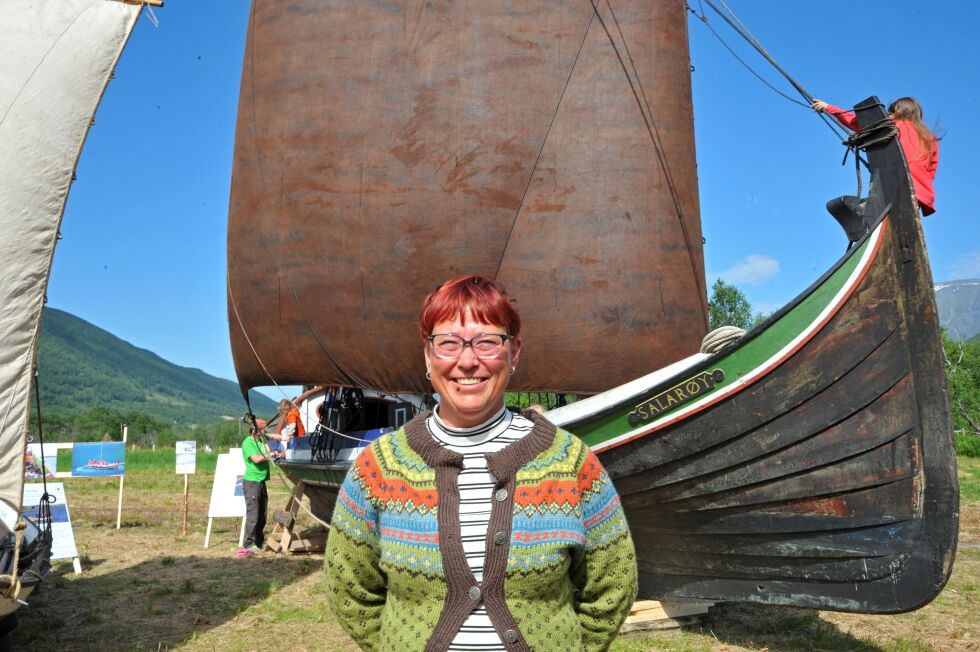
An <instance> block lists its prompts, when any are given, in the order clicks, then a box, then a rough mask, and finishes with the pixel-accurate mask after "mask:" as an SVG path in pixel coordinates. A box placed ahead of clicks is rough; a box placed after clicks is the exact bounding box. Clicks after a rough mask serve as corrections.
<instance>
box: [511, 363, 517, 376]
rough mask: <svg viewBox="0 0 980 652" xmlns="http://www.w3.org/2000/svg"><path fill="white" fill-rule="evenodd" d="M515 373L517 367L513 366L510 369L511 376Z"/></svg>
mask: <svg viewBox="0 0 980 652" xmlns="http://www.w3.org/2000/svg"><path fill="white" fill-rule="evenodd" d="M515 371H517V365H514V366H513V367H511V368H510V373H511V374H513V373H514V372H515Z"/></svg>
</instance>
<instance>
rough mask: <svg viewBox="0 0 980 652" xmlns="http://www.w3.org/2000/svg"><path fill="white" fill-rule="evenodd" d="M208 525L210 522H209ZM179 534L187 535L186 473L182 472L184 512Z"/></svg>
mask: <svg viewBox="0 0 980 652" xmlns="http://www.w3.org/2000/svg"><path fill="white" fill-rule="evenodd" d="M209 525H210V524H209ZM180 536H182V537H186V536H187V474H186V473H185V474H184V514H183V517H182V518H181V524H180Z"/></svg>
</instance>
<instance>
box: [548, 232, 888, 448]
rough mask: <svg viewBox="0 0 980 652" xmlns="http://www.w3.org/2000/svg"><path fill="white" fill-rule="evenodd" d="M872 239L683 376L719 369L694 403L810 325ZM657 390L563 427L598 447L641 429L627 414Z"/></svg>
mask: <svg viewBox="0 0 980 652" xmlns="http://www.w3.org/2000/svg"><path fill="white" fill-rule="evenodd" d="M880 237H884V233H881V234H880V235H879V238H880ZM873 240H875V239H874V238H868V239H867V240H865V241H864V243H863V244H862V245H861V246H860V247H858V248H857V249H856V250H855V251H854V252H852V254H851V255H850V256H849V257H848V258H847V259H846V260H845V261H844V262H843V263H842V264H841V265H840V267H838V268H837V269H836V270H835V271H834V273H833V274H831V275H830V276H828V277H827V279H826V280H825V281H824V282H823V283H821V284H820V286H819V287H817V288H816V289H815V290H813V291H812V292H811V293H810V294H809V295H807V296H806V297H804V298H803V300H802V301H800V302H799V303H798V304H797V305H796V306H795V307H793V309H792V310H790V311H789V312H787V313H786V314H785V315H783V316H782V317H780V318H779V319H778V320H777V321H776V322H775V323H773V324H770V325H769V326H768V327H767V328H766V329H765V330H764V331H763V332H761V333H759V334H758V335H756V336H755V337H753V338H752V339H750V340H749V341H747V342H745V343H744V344H737V345H736V347H735V348H734V349H733V350H732V351H731V352H730V353H729V354H728V355H726V356H724V357H722V358H721V359H720V360H714V361H711V363H710V365H701V366H697V367H693V368H691V369H689V370H688V371H687V372H686V373H685V378H686V377H689V376H695V375H697V374H698V373H701V372H702V371H705V370H708V367H710V368H711V369H721V370H722V371H723V372H724V374H725V378H724V380H722V381H721V382H720V383H718V384H716V385H715V386H714V389H712V390H710V391H708V392H706V393H704V394H703V395H701V396H699V397H698V400H703V399H705V398H708V397H710V396H713V395H715V394H717V393H718V392H720V391H722V390H723V389H725V388H726V387H728V386H730V385H731V384H732V383H734V382H736V381H737V380H739V379H740V378H742V377H743V376H745V375H747V374H749V373H750V372H752V371H753V370H755V369H757V368H758V367H759V366H760V365H762V364H763V363H765V362H766V361H768V360H770V359H771V358H772V357H773V356H774V355H776V353H778V352H779V351H780V350H781V349H782V348H783V347H785V346H786V345H787V344H789V343H790V342H792V341H793V339H794V338H796V337H797V336H798V335H799V334H800V333H802V332H804V331H805V330H806V329H807V328H808V327H809V326H810V325H811V324H813V322H814V321H815V320H816V319H817V318H818V317H819V316H820V313H822V312H823V311H824V309H825V308H827V307H828V306H829V305H830V304H831V302H832V301H833V299H834V297H835V296H836V295H837V293H838V292H839V291H840V290H841V288H843V287H844V285H845V284H846V283H847V280H848V279H849V278H850V277H851V274H852V273H853V272H854V270H855V269H856V268H857V266H858V264H859V263H860V261H861V259H862V257H863V256H864V253H865V251H866V250H867V248H868V247H869V246H870V245H871V243H872V241H873ZM870 262H871V261H869V264H870ZM706 362H707V361H706ZM661 387H662V386H658V387H657V388H655V389H656V391H650V392H647V393H645V394H643V395H641V396H638V397H635V398H632V399H630V400H629V401H627V402H624V403H621V404H620V405H617V406H616V407H615V408H614V409H613V410H612V411H611V412H608V413H606V414H605V415H604V416H602V417H600V418H598V419H595V420H591V421H584V420H583V421H580V422H577V423H574V424H568V426H567V427H568V428H569V429H570V430H571V431H572V432H574V433H575V434H576V435H577V436H578V437H580V438H581V439H582V440H583V441H585V443H587V444H588V445H589V446H597V445H601V444H603V443H604V442H607V441H609V440H611V439H615V438H616V437H620V436H621V435H624V434H626V433H628V432H631V431H634V430H637V429H642V428H643V427H644V426H643V425H637V426H632V425H630V424H629V422H628V420H627V415H628V414H629V413H630V412H631V411H632V410H633V409H634V408H635V407H636V406H637V405H640V404H641V403H643V402H644V401H646V400H648V399H649V398H651V397H652V396H654V395H655V394H657V393H659V391H661ZM685 407H686V406H685V405H683V404H682V405H678V406H676V407H674V408H671V409H668V410H665V411H663V412H662V413H660V414H659V415H658V416H657V420H660V419H662V418H664V417H669V416H670V415H671V414H672V413H675V412H678V411H680V410H682V409H684V408H685ZM651 423H652V422H651Z"/></svg>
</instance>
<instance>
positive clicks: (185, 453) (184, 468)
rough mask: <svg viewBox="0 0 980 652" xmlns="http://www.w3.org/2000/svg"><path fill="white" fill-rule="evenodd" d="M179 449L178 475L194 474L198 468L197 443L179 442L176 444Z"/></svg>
mask: <svg viewBox="0 0 980 652" xmlns="http://www.w3.org/2000/svg"><path fill="white" fill-rule="evenodd" d="M175 447H176V449H177V475H186V474H191V475H193V474H194V470H195V469H196V468H197V442H196V441H193V440H190V441H179V442H177V443H176V444H175Z"/></svg>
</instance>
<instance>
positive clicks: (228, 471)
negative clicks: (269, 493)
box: [204, 448, 245, 548]
mask: <svg viewBox="0 0 980 652" xmlns="http://www.w3.org/2000/svg"><path fill="white" fill-rule="evenodd" d="M244 478H245V458H244V457H242V449H241V448H232V449H231V451H230V452H228V453H222V454H220V455H218V463H217V466H215V468H214V484H212V485H211V505H210V506H209V507H208V529H207V532H206V533H205V534H204V547H205V548H207V547H208V545H209V544H210V542H211V526H212V525H213V524H214V519H216V518H240V519H244V518H245V491H244V485H243V484H242V481H243V480H244ZM244 536H245V522H244V520H243V521H242V529H241V532H240V533H239V535H238V544H239V545H241V543H242V537H244Z"/></svg>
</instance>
